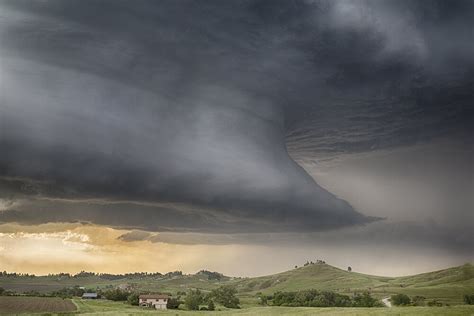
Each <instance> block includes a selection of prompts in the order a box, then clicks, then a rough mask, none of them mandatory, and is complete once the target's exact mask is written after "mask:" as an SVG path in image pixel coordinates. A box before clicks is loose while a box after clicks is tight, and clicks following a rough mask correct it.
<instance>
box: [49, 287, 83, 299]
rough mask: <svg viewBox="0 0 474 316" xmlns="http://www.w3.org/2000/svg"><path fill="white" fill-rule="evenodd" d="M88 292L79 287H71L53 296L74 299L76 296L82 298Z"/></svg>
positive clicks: (55, 292)
mask: <svg viewBox="0 0 474 316" xmlns="http://www.w3.org/2000/svg"><path fill="white" fill-rule="evenodd" d="M85 292H86V291H85V290H84V289H81V288H79V286H77V285H76V286H74V287H69V288H66V287H65V288H62V289H60V290H57V291H53V292H51V296H57V297H61V298H72V297H74V296H77V297H81V296H82V294H84V293H85Z"/></svg>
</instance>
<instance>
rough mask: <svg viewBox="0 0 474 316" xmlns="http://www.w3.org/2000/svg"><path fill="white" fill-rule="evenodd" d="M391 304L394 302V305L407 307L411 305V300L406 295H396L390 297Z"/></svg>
mask: <svg viewBox="0 0 474 316" xmlns="http://www.w3.org/2000/svg"><path fill="white" fill-rule="evenodd" d="M390 302H392V304H393V305H397V306H400V305H402V306H406V305H410V303H411V299H410V297H409V296H408V295H406V294H395V295H392V296H391V297H390Z"/></svg>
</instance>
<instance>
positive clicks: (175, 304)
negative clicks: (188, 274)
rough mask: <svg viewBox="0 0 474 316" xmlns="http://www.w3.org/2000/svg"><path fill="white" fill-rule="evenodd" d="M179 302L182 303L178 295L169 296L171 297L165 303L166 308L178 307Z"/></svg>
mask: <svg viewBox="0 0 474 316" xmlns="http://www.w3.org/2000/svg"><path fill="white" fill-rule="evenodd" d="M181 303H183V302H182V301H181V300H180V297H178V298H174V297H171V298H169V299H168V302H167V303H166V308H168V309H178V308H179V305H180V304H181Z"/></svg>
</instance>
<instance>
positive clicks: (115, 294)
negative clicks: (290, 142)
mask: <svg viewBox="0 0 474 316" xmlns="http://www.w3.org/2000/svg"><path fill="white" fill-rule="evenodd" d="M99 294H100V296H101V297H105V298H106V299H108V300H111V301H127V300H128V297H129V296H131V295H133V294H134V293H130V292H129V291H126V290H122V289H119V288H115V289H110V290H105V291H101V292H100V293H99ZM137 305H138V304H137Z"/></svg>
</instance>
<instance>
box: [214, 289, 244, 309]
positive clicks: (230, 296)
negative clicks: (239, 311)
mask: <svg viewBox="0 0 474 316" xmlns="http://www.w3.org/2000/svg"><path fill="white" fill-rule="evenodd" d="M236 294H237V290H236V289H235V287H233V286H231V285H226V286H221V287H219V288H217V289H214V290H212V291H211V294H210V297H212V298H214V299H215V301H216V302H218V303H220V304H222V305H224V306H225V307H227V308H240V306H239V304H240V300H239V299H238V298H237V296H235V295H236Z"/></svg>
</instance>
